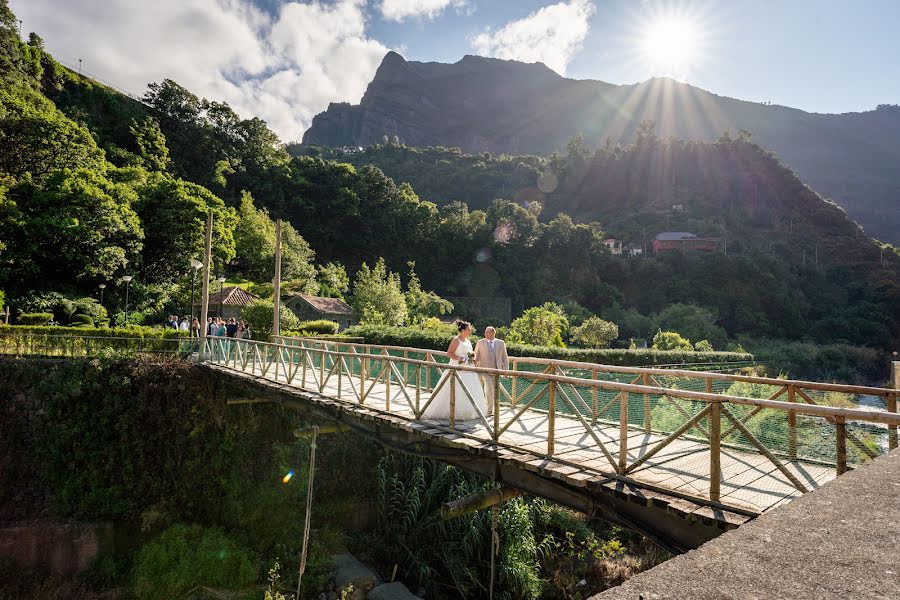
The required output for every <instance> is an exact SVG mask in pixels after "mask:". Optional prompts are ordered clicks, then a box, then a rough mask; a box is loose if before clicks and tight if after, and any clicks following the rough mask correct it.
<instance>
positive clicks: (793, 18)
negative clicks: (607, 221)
mask: <svg viewBox="0 0 900 600" xmlns="http://www.w3.org/2000/svg"><path fill="white" fill-rule="evenodd" d="M10 5H11V6H12V9H13V10H14V11H15V12H16V13H17V15H18V16H19V18H21V19H22V20H23V21H24V23H23V30H24V32H26V34H27V32H29V31H37V32H38V33H39V34H41V35H42V36H43V37H44V38H45V40H46V42H47V46H48V48H49V49H50V51H51V52H53V53H54V54H55V55H57V57H58V58H60V59H62V60H64V61H66V62H69V63H72V64H76V63H77V60H78V59H79V58H81V59H83V64H84V70H85V72H87V73H90V74H93V75H95V76H98V77H101V78H102V79H104V80H106V81H109V82H111V83H113V84H115V85H116V86H119V87H121V88H123V89H126V90H128V91H131V92H135V93H142V92H143V90H144V89H145V87H146V84H147V83H149V82H152V81H159V80H160V79H162V78H164V77H170V78H173V79H175V80H176V81H178V82H179V83H181V84H183V85H185V86H186V87H188V88H190V89H192V90H194V91H195V92H196V93H198V94H200V95H203V96H206V97H209V98H215V99H218V100H225V101H227V102H229V103H230V104H232V105H233V106H234V107H235V108H236V109H237V110H238V111H239V112H241V113H242V114H245V115H254V116H259V117H262V118H264V119H266V120H267V121H268V122H269V123H270V125H271V126H272V128H273V129H274V130H275V131H276V132H278V133H279V135H281V136H282V138H283V139H285V140H294V139H299V137H300V136H301V135H302V132H303V130H304V129H305V128H306V127H308V125H309V122H310V121H311V119H312V117H313V116H314V115H315V114H316V113H318V112H321V111H322V110H324V109H325V108H326V107H327V105H328V103H329V102H332V101H349V102H353V103H356V102H358V101H359V99H360V97H361V95H362V93H363V91H364V90H365V86H366V84H367V83H368V82H369V81H370V80H371V77H372V75H373V74H374V71H375V69H376V68H377V66H378V63H379V62H380V60H381V57H382V56H383V55H384V53H385V52H386V51H387V50H389V49H393V50H397V51H400V52H401V53H402V54H403V55H404V56H405V57H406V58H407V59H409V60H420V61H442V62H454V61H456V60H459V59H460V58H461V57H462V56H464V55H466V54H487V55H492V56H497V57H500V58H513V59H518V60H524V61H527V62H533V61H536V60H540V61H542V62H544V63H545V64H548V66H550V67H551V68H554V69H555V70H556V71H558V72H560V73H562V74H565V75H566V76H568V77H573V78H578V79H599V80H603V81H607V82H611V83H620V84H629V83H635V82H638V81H643V80H646V79H648V78H650V77H653V76H663V75H670V76H675V77H678V78H680V79H683V80H685V81H687V82H689V83H691V84H693V85H696V86H699V87H701V88H704V89H707V90H709V91H712V92H714V93H717V94H720V95H725V96H732V97H736V98H742V99H747V100H754V101H771V102H772V103H775V104H783V105H786V106H793V107H796V108H801V109H803V110H808V111H815V112H849V111H860V110H870V109H872V108H874V107H875V106H876V105H877V104H881V103H889V104H897V103H900V69H898V66H897V57H898V56H900V35H898V31H897V25H898V24H900V0H860V1H858V2H845V1H843V2H842V1H837V0H820V1H819V2H813V1H812V0H784V1H780V2H776V1H774V0H756V1H750V0H728V1H725V0H555V1H552V0H550V1H548V0H543V1H542V0H293V1H285V0H153V1H152V2H143V1H141V0H104V2H97V1H96V0H65V1H63V0H10ZM673 24H674V25H673ZM660 32H663V33H660ZM672 32H675V33H672ZM673 56H679V58H678V60H677V64H676V62H675V60H674V59H673V58H672V57H673Z"/></svg>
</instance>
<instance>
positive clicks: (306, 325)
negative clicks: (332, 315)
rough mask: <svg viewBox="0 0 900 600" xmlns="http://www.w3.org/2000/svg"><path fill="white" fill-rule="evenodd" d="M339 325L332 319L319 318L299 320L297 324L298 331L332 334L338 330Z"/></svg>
mask: <svg viewBox="0 0 900 600" xmlns="http://www.w3.org/2000/svg"><path fill="white" fill-rule="evenodd" d="M339 327H340V326H339V325H338V324H337V323H335V322H334V321H328V320H326V319H319V320H317V321H300V324H299V325H297V329H298V330H299V331H308V332H310V333H316V334H322V335H334V334H336V333H337V332H338V329H339Z"/></svg>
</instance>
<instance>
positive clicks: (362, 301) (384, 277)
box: [353, 258, 408, 325]
mask: <svg viewBox="0 0 900 600" xmlns="http://www.w3.org/2000/svg"><path fill="white" fill-rule="evenodd" d="M353 306H354V308H356V311H357V312H358V313H359V314H360V317H361V320H362V321H363V322H364V323H372V324H375V325H403V324H404V323H406V320H407V318H408V313H407V311H406V299H405V298H404V296H403V288H402V286H401V284H400V275H399V274H397V273H391V272H389V271H388V270H387V267H386V266H385V264H384V259H383V258H379V259H378V261H377V262H376V263H375V266H374V267H373V268H371V269H370V268H369V266H368V265H367V264H366V263H363V264H362V267H360V269H359V271H357V272H356V280H355V281H354V282H353Z"/></svg>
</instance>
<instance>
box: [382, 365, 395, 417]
mask: <svg viewBox="0 0 900 600" xmlns="http://www.w3.org/2000/svg"><path fill="white" fill-rule="evenodd" d="M381 362H382V365H381V368H382V370H384V410H386V411H388V412H391V376H392V375H393V373H392V372H391V361H389V360H388V359H387V358H383V359H381Z"/></svg>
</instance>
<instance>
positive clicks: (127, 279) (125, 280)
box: [122, 275, 134, 327]
mask: <svg viewBox="0 0 900 600" xmlns="http://www.w3.org/2000/svg"><path fill="white" fill-rule="evenodd" d="M132 279H134V278H133V277H132V276H131V275H126V276H125V277H123V278H122V281H124V282H125V327H128V288H129V287H130V286H131V280H132Z"/></svg>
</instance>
